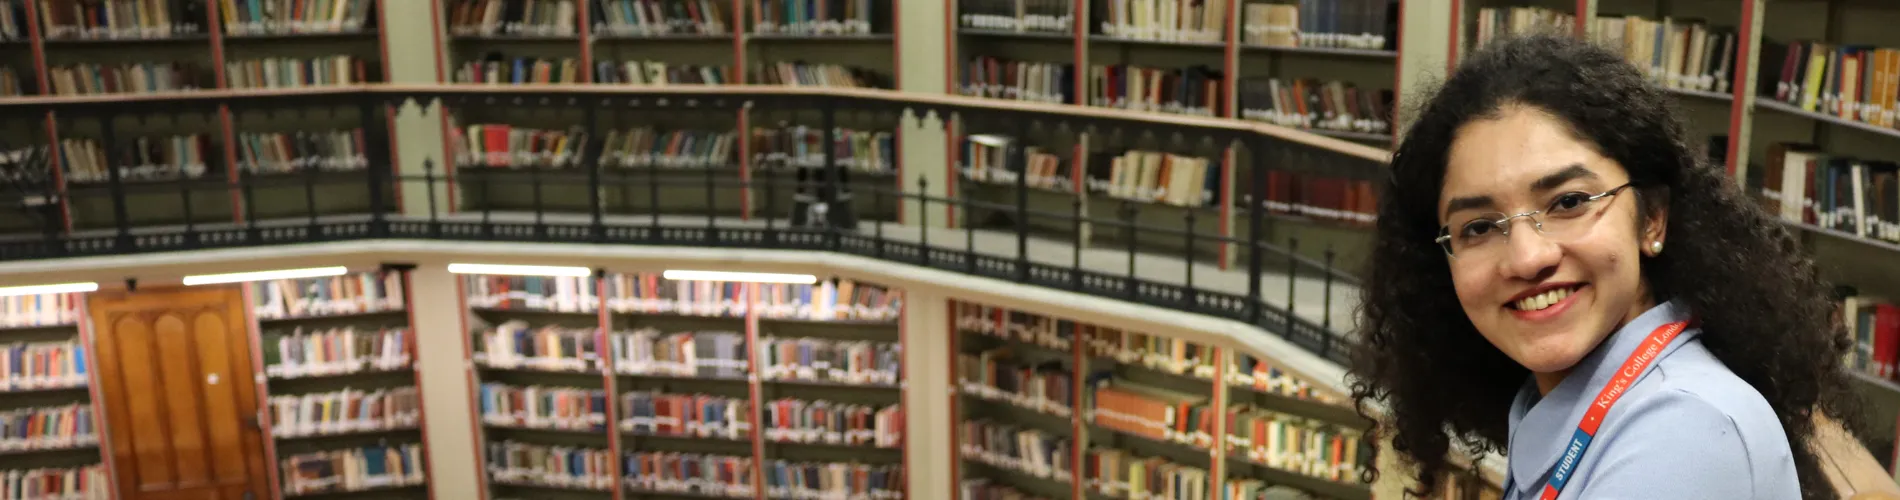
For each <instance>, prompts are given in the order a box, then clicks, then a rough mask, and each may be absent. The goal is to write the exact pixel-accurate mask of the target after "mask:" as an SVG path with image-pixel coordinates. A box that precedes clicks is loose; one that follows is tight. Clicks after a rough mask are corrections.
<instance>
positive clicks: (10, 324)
mask: <svg viewBox="0 0 1900 500" xmlns="http://www.w3.org/2000/svg"><path fill="white" fill-rule="evenodd" d="M84 300H85V299H84V296H82V295H78V294H69V293H43V294H32V295H12V296H6V297H0V327H6V328H20V327H45V326H65V325H74V324H78V322H79V315H80V313H79V304H80V302H82V301H84Z"/></svg>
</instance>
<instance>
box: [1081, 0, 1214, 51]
mask: <svg viewBox="0 0 1900 500" xmlns="http://www.w3.org/2000/svg"><path fill="white" fill-rule="evenodd" d="M1096 5H1097V7H1096V8H1097V9H1100V10H1099V11H1098V12H1100V13H1099V14H1097V16H1096V17H1098V18H1099V19H1100V21H1099V23H1100V24H1099V25H1098V26H1097V28H1096V30H1097V32H1099V33H1101V34H1102V35H1105V36H1108V37H1111V38H1122V39H1129V40H1158V41H1169V42H1203V43H1219V42H1221V41H1223V40H1226V39H1227V37H1226V33H1227V19H1228V17H1229V16H1228V13H1227V6H1228V5H1229V4H1228V3H1227V2H1222V1H1219V0H1214V1H1207V0H1098V1H1097V2H1096Z"/></svg>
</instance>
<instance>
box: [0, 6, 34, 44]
mask: <svg viewBox="0 0 1900 500" xmlns="http://www.w3.org/2000/svg"><path fill="white" fill-rule="evenodd" d="M31 1H32V0H0V41H24V40H27V39H28V38H30V37H28V36H27V35H28V33H27V30H26V28H25V27H26V23H27V20H28V19H30V17H28V16H27V13H26V9H27V3H28V2H31Z"/></svg>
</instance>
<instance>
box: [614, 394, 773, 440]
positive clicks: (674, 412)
mask: <svg viewBox="0 0 1900 500" xmlns="http://www.w3.org/2000/svg"><path fill="white" fill-rule="evenodd" d="M751 408H752V406H751V404H750V403H749V402H748V400H746V399H744V398H729V397H725V396H713V395H707V394H666V393H661V392H641V391H636V392H629V393H625V394H621V395H620V411H621V413H622V416H621V419H620V430H622V431H626V432H631V433H633V434H636V435H641V436H674V437H697V438H719V439H732V440H738V439H746V438H749V437H751V436H752V421H751V419H752V410H751Z"/></svg>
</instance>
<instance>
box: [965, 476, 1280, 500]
mask: <svg viewBox="0 0 1900 500" xmlns="http://www.w3.org/2000/svg"><path fill="white" fill-rule="evenodd" d="M1228 498H1234V499H1248V498H1253V497H1250V496H1249V497H1228ZM957 500H1049V499H1047V498H1043V497H1039V496H1035V495H1031V494H1028V493H1023V492H1022V491H1019V490H1017V489H1016V488H1012V487H1010V486H1008V485H1004V484H998V483H996V482H995V481H991V480H990V478H986V477H974V478H969V479H965V480H963V481H962V482H959V483H957Z"/></svg>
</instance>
